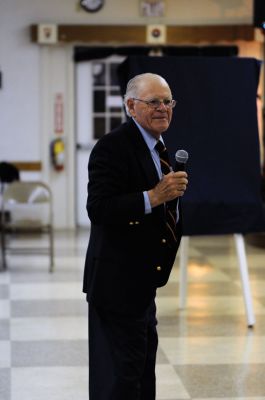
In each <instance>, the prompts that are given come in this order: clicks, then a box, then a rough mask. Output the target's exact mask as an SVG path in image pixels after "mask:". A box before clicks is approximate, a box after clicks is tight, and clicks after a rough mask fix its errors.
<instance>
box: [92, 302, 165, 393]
mask: <svg viewBox="0 0 265 400" xmlns="http://www.w3.org/2000/svg"><path fill="white" fill-rule="evenodd" d="M156 325H157V320H156V306H155V301H153V302H152V304H151V306H150V307H149V308H148V310H146V311H145V312H144V313H142V314H139V315H137V316H121V315H117V314H112V313H109V312H106V311H103V310H100V309H98V308H96V307H94V306H92V305H91V304H90V305H89V400H155V397H156V389H155V386H156V378H155V364H156V352H157V346H158V337H157V330H156Z"/></svg>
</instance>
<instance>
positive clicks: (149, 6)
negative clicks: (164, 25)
mask: <svg viewBox="0 0 265 400" xmlns="http://www.w3.org/2000/svg"><path fill="white" fill-rule="evenodd" d="M140 13H141V15H142V16H144V17H163V16H164V15H165V0H140Z"/></svg>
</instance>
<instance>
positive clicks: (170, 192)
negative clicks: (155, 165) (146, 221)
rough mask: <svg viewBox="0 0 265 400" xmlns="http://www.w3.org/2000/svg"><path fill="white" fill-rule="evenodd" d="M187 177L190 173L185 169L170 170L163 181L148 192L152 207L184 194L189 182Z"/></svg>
mask: <svg viewBox="0 0 265 400" xmlns="http://www.w3.org/2000/svg"><path fill="white" fill-rule="evenodd" d="M187 177H188V175H187V173H186V172H184V171H178V172H170V173H169V174H167V175H164V176H163V178H162V179H161V181H160V182H159V183H158V184H157V185H156V186H155V187H154V188H153V189H151V190H149V191H148V192H147V193H148V196H149V200H150V204H151V207H152V208H153V207H156V206H159V205H160V204H163V203H166V202H167V201H170V200H174V199H175V198H176V197H180V196H183V194H184V192H185V190H186V188H187V184H188V179H187Z"/></svg>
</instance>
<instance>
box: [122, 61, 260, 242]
mask: <svg viewBox="0 0 265 400" xmlns="http://www.w3.org/2000/svg"><path fill="white" fill-rule="evenodd" d="M143 72H153V73H157V74H160V75H162V76H163V77H164V78H165V79H166V80H167V82H168V83H169V86H170V87H171V90H172V93H173V97H174V98H175V99H176V100H177V101H178V103H177V105H176V107H175V109H174V113H173V114H174V115H173V120H172V123H171V126H170V128H169V130H168V131H167V132H166V133H165V134H164V135H163V137H164V140H165V143H166V145H167V147H168V149H169V152H170V157H171V161H172V163H174V154H175V152H176V150H178V149H185V150H187V151H188V153H189V156H190V157H189V161H188V164H187V172H188V174H189V186H188V189H187V191H186V193H185V195H184V197H183V198H182V204H183V224H184V234H185V235H189V236H190V235H203V234H226V233H243V234H244V233H250V232H259V231H264V230H265V229H264V228H265V224H264V216H263V214H264V212H263V203H262V198H261V168H260V161H259V160H260V156H259V141H258V126H257V108H256V95H257V86H258V81H259V72H260V62H259V61H258V60H255V59H251V58H233V57H231V58H230V57H172V56H171V57H148V56H131V57H128V58H127V59H126V60H125V61H124V62H123V63H122V64H121V65H120V67H119V70H118V73H119V79H120V86H121V92H122V94H124V93H125V88H126V84H127V81H128V80H129V79H130V78H132V77H133V76H135V75H136V74H139V73H143Z"/></svg>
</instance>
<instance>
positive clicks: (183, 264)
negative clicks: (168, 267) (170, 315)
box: [179, 236, 190, 308]
mask: <svg viewBox="0 0 265 400" xmlns="http://www.w3.org/2000/svg"><path fill="white" fill-rule="evenodd" d="M189 239H190V238H189V236H182V238H181V243H180V262H179V307H180V308H185V307H186V298H187V266H188V252H189Z"/></svg>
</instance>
